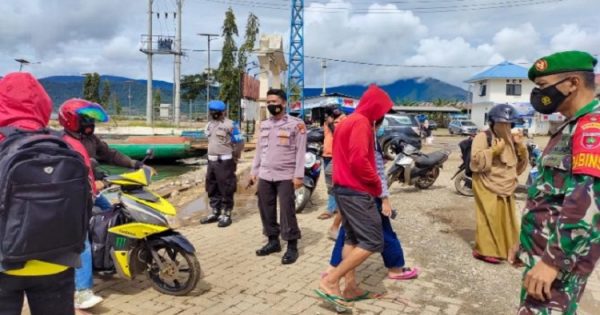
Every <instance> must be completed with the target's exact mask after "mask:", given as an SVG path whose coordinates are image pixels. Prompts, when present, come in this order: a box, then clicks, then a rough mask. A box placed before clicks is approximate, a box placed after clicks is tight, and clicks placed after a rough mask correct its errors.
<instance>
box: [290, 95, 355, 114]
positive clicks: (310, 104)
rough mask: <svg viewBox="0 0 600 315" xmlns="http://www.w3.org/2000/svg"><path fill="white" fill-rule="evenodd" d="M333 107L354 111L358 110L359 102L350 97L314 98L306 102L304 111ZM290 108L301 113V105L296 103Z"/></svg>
mask: <svg viewBox="0 0 600 315" xmlns="http://www.w3.org/2000/svg"><path fill="white" fill-rule="evenodd" d="M332 105H337V106H341V107H342V109H346V110H349V111H353V110H354V109H356V106H358V100H357V99H353V98H349V97H328V96H322V97H314V98H309V99H306V100H304V110H308V109H313V108H319V107H327V106H332ZM290 108H291V110H292V111H299V110H301V103H300V102H295V103H293V104H291V107H290Z"/></svg>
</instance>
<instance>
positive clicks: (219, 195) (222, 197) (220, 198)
mask: <svg viewBox="0 0 600 315" xmlns="http://www.w3.org/2000/svg"><path fill="white" fill-rule="evenodd" d="M226 108H227V106H226V105H225V103H223V102H222V101H210V102H209V103H208V110H209V114H210V116H211V118H212V119H211V121H210V122H209V123H208V125H207V126H206V135H207V137H208V168H207V170H206V192H207V193H208V198H209V199H210V207H211V209H212V213H211V214H209V215H208V216H206V217H205V218H203V219H202V220H200V223H201V224H207V223H214V222H217V221H218V222H219V224H218V226H219V227H227V226H229V225H231V222H232V221H231V211H232V210H233V205H234V203H233V195H234V194H235V191H236V188H237V178H236V176H235V171H236V169H237V161H238V160H239V158H240V156H241V153H242V149H243V140H242V137H241V134H240V132H239V129H238V127H237V125H236V124H235V123H234V122H233V121H231V120H230V119H228V118H226V117H225V109H226Z"/></svg>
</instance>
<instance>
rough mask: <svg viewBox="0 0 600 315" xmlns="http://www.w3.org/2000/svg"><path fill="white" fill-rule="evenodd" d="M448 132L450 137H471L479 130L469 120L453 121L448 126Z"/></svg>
mask: <svg viewBox="0 0 600 315" xmlns="http://www.w3.org/2000/svg"><path fill="white" fill-rule="evenodd" d="M448 131H449V132H450V134H451V135H454V134H457V135H472V134H476V133H477V132H478V131H479V129H478V128H477V125H475V124H474V123H473V122H472V121H469V120H453V121H451V122H450V124H448Z"/></svg>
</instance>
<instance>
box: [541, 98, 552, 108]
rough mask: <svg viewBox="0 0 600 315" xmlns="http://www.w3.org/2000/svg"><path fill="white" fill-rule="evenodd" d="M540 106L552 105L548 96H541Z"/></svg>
mask: <svg viewBox="0 0 600 315" xmlns="http://www.w3.org/2000/svg"><path fill="white" fill-rule="evenodd" d="M542 104H543V105H544V106H548V105H550V104H552V99H551V98H550V97H548V96H543V97H542Z"/></svg>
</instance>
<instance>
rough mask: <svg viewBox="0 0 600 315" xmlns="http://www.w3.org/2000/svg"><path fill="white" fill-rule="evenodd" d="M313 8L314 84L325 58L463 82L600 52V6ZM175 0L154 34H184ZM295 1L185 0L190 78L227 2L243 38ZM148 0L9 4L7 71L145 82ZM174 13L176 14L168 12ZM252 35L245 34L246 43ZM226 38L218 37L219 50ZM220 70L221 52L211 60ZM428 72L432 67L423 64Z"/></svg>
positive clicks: (266, 28) (166, 72) (564, 0)
mask: <svg viewBox="0 0 600 315" xmlns="http://www.w3.org/2000/svg"><path fill="white" fill-rule="evenodd" d="M305 1H306V12H305V54H306V55H307V56H311V57H312V58H307V59H306V60H305V67H306V70H305V71H306V84H307V86H320V85H321V81H322V77H321V70H320V60H319V59H318V58H315V57H325V58H332V59H341V60H347V61H357V62H364V63H374V64H385V65H388V66H385V67H378V66H374V65H359V64H353V63H343V62H334V61H330V62H329V69H328V73H327V78H328V84H329V85H331V86H334V85H340V84H350V83H368V82H377V83H381V84H383V83H389V82H392V81H395V80H397V79H401V78H407V77H417V76H418V77H434V78H437V79H440V80H444V81H447V82H450V83H453V84H457V85H461V86H463V87H464V84H463V83H462V82H463V81H464V80H465V79H467V78H468V77H470V76H472V75H474V74H475V73H477V72H480V71H482V70H483V69H485V68H484V67H483V68H482V67H481V66H485V65H493V64H497V63H499V62H501V61H503V60H509V61H513V62H523V63H528V62H532V61H534V60H535V59H536V58H537V57H539V56H542V55H545V54H548V53H550V52H554V51H559V50H567V49H581V50H587V51H589V52H592V53H594V54H598V53H600V22H598V12H600V1H597V0H518V1H517V0H445V1H434V0H402V1H400V0H387V1H371V0H329V2H326V1H325V0H323V1H319V2H317V1H315V2H313V1H310V0H305ZM175 2H176V0H154V5H153V11H154V12H160V13H161V18H160V19H157V18H156V14H154V18H153V25H154V33H155V34H163V35H174V33H175V26H176V23H175V20H174V19H173V14H172V12H174V11H175ZM289 2H290V1H287V0H230V1H228V0H184V5H183V26H182V32H183V48H184V49H187V54H186V56H185V57H184V58H183V61H182V74H191V73H197V72H199V71H201V70H202V69H205V68H206V67H207V54H206V52H205V51H200V52H195V51H194V50H205V49H206V38H201V37H199V36H197V35H196V34H197V33H201V32H204V33H219V32H220V29H221V25H222V23H223V17H224V13H225V10H226V9H227V7H228V6H231V7H232V8H233V9H234V12H235V14H236V17H237V22H238V27H239V29H240V34H243V31H244V28H245V24H246V18H247V16H248V13H249V12H250V11H252V12H254V13H255V14H256V15H257V16H258V17H259V18H260V21H261V33H263V34H265V33H280V34H283V35H284V38H285V40H286V44H285V47H286V48H285V49H286V50H287V39H288V37H289V16H290V12H289ZM147 10H148V1H147V0H127V1H123V0H85V1H81V0H23V1H17V0H5V1H1V2H0V12H2V13H3V14H2V19H0V39H1V40H0V75H3V74H6V73H7V72H10V71H15V70H18V64H17V62H15V61H14V59H15V58H25V59H28V60H30V61H35V62H38V61H39V62H40V63H39V64H32V65H29V66H27V70H28V71H31V72H32V73H34V74H35V75H37V76H39V77H45V76H50V75H79V74H81V73H86V72H93V71H95V72H98V73H100V74H111V75H118V76H127V77H132V78H136V79H143V78H145V77H146V57H145V55H144V54H142V53H141V52H140V51H139V48H140V38H141V34H144V33H146V32H147V19H148V18H147ZM165 12H169V16H168V19H165V18H164V13H165ZM241 40H242V38H240V41H241ZM221 45H222V41H220V40H216V41H213V48H214V49H219V48H220V47H221ZM211 59H212V61H211V63H212V65H213V67H214V66H216V65H217V64H218V61H219V59H220V55H219V53H218V52H212V53H211ZM172 61H173V58H172V57H171V56H157V57H156V58H155V65H154V75H155V79H161V80H166V81H172V78H173V67H172ZM421 66H424V67H421Z"/></svg>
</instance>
